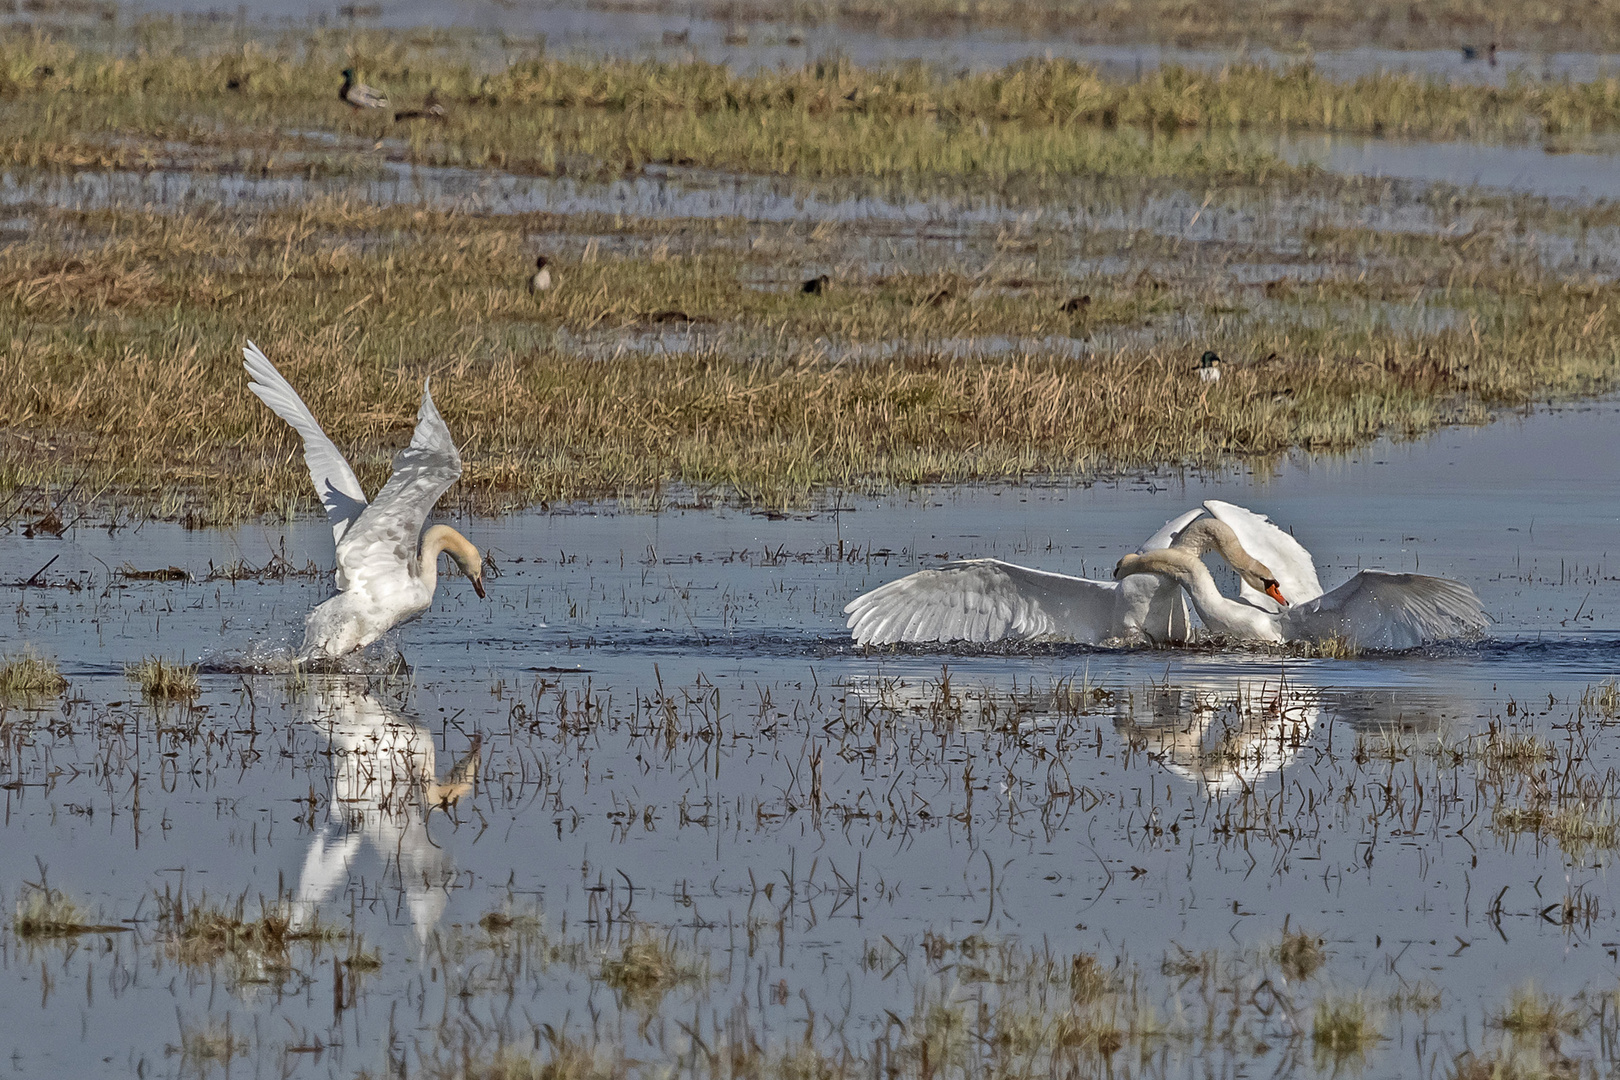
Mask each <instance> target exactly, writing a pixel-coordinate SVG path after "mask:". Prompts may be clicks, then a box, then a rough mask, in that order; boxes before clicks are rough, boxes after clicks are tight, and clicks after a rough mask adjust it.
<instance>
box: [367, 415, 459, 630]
mask: <svg viewBox="0 0 1620 1080" xmlns="http://www.w3.org/2000/svg"><path fill="white" fill-rule="evenodd" d="M460 476H461V454H460V453H458V452H457V451H456V444H455V441H454V440H453V439H451V438H450V429H449V428H447V427H445V426H444V420H443V418H442V417H440V416H439V410H438V409H436V408H434V407H433V395H432V394H431V393H429V392H428V388H427V384H426V383H424V384H423V386H422V407H421V408H420V409H419V410H417V413H416V431H415V432H414V433H413V434H412V435H411V444H410V445H409V446H407V447H406V448H405V449H404V450H401V451H400V452H399V454H398V455H396V456H395V458H394V474H393V475H392V476H390V477H389V478H388V483H386V484H384V485H383V487H382V490H381V491H379V492H377V497H376V498H375V499H373V500H372V502H371V505H370V506H368V507H366V509H365V511H364V512H363V513H362V514H361V515H360V517H359V519H358V520H356V521H355V523H354V524H353V525H352V526H351V527H350V528H349V531H348V532H347V533H345V534H344V536H343V539H342V540H341V541H340V542H339V543H338V546H337V561H338V586H339V587H340V588H343V589H350V588H365V589H368V590H370V591H372V592H373V593H374V594H376V598H377V599H382V596H381V594H380V593H377V590H378V589H379V588H387V587H388V586H387V585H386V584H385V581H386V580H387V579H389V578H390V577H392V575H400V580H399V581H398V585H399V587H400V588H401V589H403V588H406V587H409V586H412V585H414V575H410V576H406V575H405V573H404V572H405V571H406V569H407V568H408V567H410V566H411V563H412V560H413V559H415V558H416V554H417V544H418V542H419V541H420V539H421V536H422V528H423V526H424V525H426V524H427V519H428V515H429V514H430V513H432V512H433V506H434V504H435V503H437V502H438V501H439V497H440V496H442V495H443V494H444V493H445V492H446V491H448V490H449V488H450V485H452V484H454V483H455V482H456V480H457V479H458V478H459V477H460Z"/></svg>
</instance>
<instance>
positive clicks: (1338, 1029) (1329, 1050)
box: [1311, 995, 1383, 1061]
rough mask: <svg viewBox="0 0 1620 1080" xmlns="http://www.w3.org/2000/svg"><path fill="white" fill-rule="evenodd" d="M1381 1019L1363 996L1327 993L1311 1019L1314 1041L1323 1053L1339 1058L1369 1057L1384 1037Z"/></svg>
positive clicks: (1317, 1004)
mask: <svg viewBox="0 0 1620 1080" xmlns="http://www.w3.org/2000/svg"><path fill="white" fill-rule="evenodd" d="M1382 1038H1383V1036H1382V1035H1381V1034H1379V1031H1378V1022H1377V1020H1376V1019H1375V1018H1374V1017H1373V1016H1372V1014H1371V1013H1370V1012H1369V1011H1368V1009H1367V1003H1366V1002H1365V1001H1364V1000H1363V999H1362V998H1361V997H1360V996H1359V995H1357V996H1355V997H1348V998H1339V997H1332V996H1329V997H1324V998H1322V999H1320V1000H1319V1001H1317V1003H1316V1013H1315V1016H1314V1017H1313V1018H1312V1020H1311V1044H1312V1045H1313V1046H1314V1047H1315V1050H1316V1053H1317V1054H1318V1055H1319V1056H1325V1057H1328V1058H1331V1059H1333V1060H1335V1061H1342V1060H1344V1059H1346V1058H1359V1057H1365V1056H1366V1054H1367V1051H1368V1050H1371V1049H1372V1048H1373V1047H1374V1046H1376V1045H1377V1044H1378V1043H1379V1041H1381V1040H1382Z"/></svg>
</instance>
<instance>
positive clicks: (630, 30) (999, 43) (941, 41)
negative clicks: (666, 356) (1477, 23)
mask: <svg viewBox="0 0 1620 1080" xmlns="http://www.w3.org/2000/svg"><path fill="white" fill-rule="evenodd" d="M340 6H341V5H338V4H322V3H314V2H312V0H271V2H269V3H261V4H257V5H254V7H253V10H252V12H251V16H252V17H251V18H250V19H249V20H248V22H247V24H246V25H247V26H248V27H250V28H251V27H253V26H255V25H258V26H262V27H265V28H273V27H276V26H278V25H285V24H286V23H287V22H289V21H291V22H294V23H298V22H304V23H310V22H313V23H319V24H325V25H351V23H350V21H349V20H347V19H344V18H342V17H341V16H339V14H338V11H339V8H340ZM377 7H378V10H377V11H376V13H375V14H373V15H371V16H368V17H364V18H361V19H359V20H357V22H356V23H355V25H360V26H380V27H392V28H395V29H410V28H413V27H420V26H436V27H453V28H460V29H470V30H480V31H485V32H495V33H504V34H512V35H539V36H542V37H543V38H544V39H545V42H546V46H547V48H548V49H549V50H552V51H556V52H561V53H565V54H573V55H582V56H648V55H653V56H659V57H662V58H665V59H681V58H685V57H691V56H696V57H699V58H701V59H704V60H707V61H710V62H712V63H723V64H728V65H730V66H732V67H735V68H737V69H739V70H744V71H748V70H757V69H761V68H775V67H778V66H781V65H784V64H787V65H792V66H797V65H801V64H805V63H808V62H810V61H813V60H815V59H817V58H820V57H825V56H830V55H842V56H847V57H848V58H850V59H851V60H853V61H854V62H856V63H858V64H862V65H879V64H893V63H905V62H907V61H923V62H925V63H931V64H938V65H940V66H941V67H947V68H951V69H953V70H961V69H968V70H974V71H983V70H987V69H993V68H1001V67H1006V66H1007V65H1008V64H1013V63H1017V62H1018V61H1020V60H1026V59H1040V58H1044V57H1059V58H1064V59H1073V60H1079V61H1082V62H1084V63H1089V64H1095V65H1096V66H1097V67H1098V68H1099V69H1100V70H1101V71H1102V72H1103V73H1104V74H1105V75H1107V76H1109V77H1111V78H1116V79H1130V78H1137V77H1140V76H1141V75H1142V74H1143V73H1145V72H1149V71H1152V70H1153V69H1155V68H1157V67H1160V66H1163V65H1165V64H1176V65H1179V66H1182V67H1190V68H1202V69H1218V68H1221V67H1224V66H1226V65H1228V64H1232V63H1237V62H1250V63H1260V64H1267V65H1272V66H1276V67H1288V66H1291V65H1293V64H1297V63H1301V62H1305V61H1309V62H1311V63H1313V64H1314V65H1315V66H1316V67H1317V68H1318V69H1319V70H1321V71H1323V72H1324V73H1326V74H1328V75H1330V76H1332V77H1334V78H1341V79H1343V78H1357V77H1360V76H1363V75H1371V74H1377V73H1379V72H1386V71H1387V72H1409V73H1412V74H1415V75H1420V76H1426V77H1431V78H1437V79H1444V80H1447V81H1452V82H1469V83H1483V84H1490V85H1502V84H1504V83H1506V82H1507V81H1508V80H1509V79H1510V78H1521V79H1571V80H1575V81H1581V82H1585V81H1590V80H1593V79H1600V78H1605V77H1608V76H1611V75H1613V74H1615V73H1616V72H1617V71H1620V57H1617V56H1612V55H1607V54H1602V53H1582V52H1557V53H1545V54H1543V53H1532V52H1520V51H1516V50H1502V51H1499V52H1498V53H1497V57H1496V63H1494V64H1492V63H1489V62H1487V60H1486V57H1485V55H1484V53H1485V45H1486V44H1487V43H1486V42H1484V41H1481V42H1477V43H1475V44H1476V46H1477V48H1478V50H1479V56H1478V58H1477V59H1475V60H1468V59H1466V58H1465V57H1464V55H1463V52H1462V50H1461V49H1457V48H1433V49H1386V48H1353V49H1324V50H1319V51H1312V52H1309V53H1305V52H1294V51H1284V50H1276V49H1267V48H1253V47H1249V48H1193V49H1188V48H1178V47H1175V46H1165V45H1153V44H1128V43H1126V44H1096V43H1090V42H1085V41H1081V40H1079V39H1078V38H1079V35H1073V36H1069V35H1063V34H1057V35H1047V34H1042V35H1041V36H1039V37H1032V36H1030V35H1027V34H1023V33H1020V32H1017V31H1013V30H993V29H991V30H986V29H976V28H970V27H963V26H961V25H958V24H951V25H945V26H941V27H940V28H939V32H937V33H930V32H929V30H928V28H926V27H924V28H912V27H908V28H905V29H902V30H900V31H898V32H895V31H893V30H890V31H885V30H883V29H881V28H879V29H868V28H865V27H860V28H857V27H852V26H838V25H830V26H801V25H795V24H793V23H791V22H788V21H767V22H745V23H740V24H737V25H735V26H734V25H732V24H730V23H727V22H725V21H722V20H716V19H702V18H698V19H694V18H688V17H686V16H684V15H681V14H679V13H676V12H673V11H672V12H670V13H667V14H660V13H652V12H647V13H643V12H634V11H602V10H595V9H593V8H592V7H591V6H590V5H589V4H583V5H581V4H572V3H564V4H557V3H513V2H511V0H456V2H454V3H424V2H406V3H389V4H386V5H378V6H377ZM123 10H124V12H125V14H126V16H127V17H130V18H134V17H138V16H139V15H141V14H144V13H185V14H190V15H214V16H216V17H217V16H223V17H224V21H225V22H227V23H233V22H236V21H237V19H238V18H239V14H238V13H239V11H241V10H243V9H237V8H229V7H225V6H222V5H220V4H217V3H214V2H212V0H145V2H139V3H134V4H126V5H124V7H123ZM735 30H740V31H743V32H744V33H745V34H746V36H747V41H746V42H742V43H737V42H730V43H728V42H727V40H726V38H727V35H728V34H729V33H731V32H732V31H735ZM666 32H673V33H676V34H680V33H683V32H684V33H685V34H686V35H687V36H686V38H685V39H684V40H681V41H674V40H670V41H666V40H665V36H664V35H665V33H666Z"/></svg>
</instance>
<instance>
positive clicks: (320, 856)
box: [293, 678, 481, 942]
mask: <svg viewBox="0 0 1620 1080" xmlns="http://www.w3.org/2000/svg"><path fill="white" fill-rule="evenodd" d="M299 719H301V720H303V721H304V722H305V723H307V724H308V725H309V726H310V727H312V728H314V729H315V730H316V731H317V732H319V733H320V735H321V736H322V737H324V738H325V739H326V740H327V743H328V745H329V746H330V747H331V750H332V757H331V761H332V785H331V801H330V804H329V806H328V808H327V814H326V820H325V821H324V822H323V823H321V824H320V825H319V826H317V828H316V831H315V835H314V836H313V837H312V838H311V841H310V848H309V853H308V854H307V855H306V856H305V857H304V866H303V870H302V871H301V872H300V874H299V878H298V891H297V894H296V896H295V898H294V901H293V925H294V926H295V927H296V926H300V925H307V924H308V923H309V922H311V921H312V920H313V919H314V918H315V913H316V910H317V908H321V907H323V906H325V905H327V904H328V903H329V902H330V901H331V900H332V899H333V898H334V897H335V896H337V895H338V894H340V893H341V892H342V891H343V890H344V889H345V888H346V887H347V886H348V884H349V881H350V875H351V867H352V866H353V864H354V862H355V860H356V859H357V858H359V857H360V855H361V853H362V850H363V849H364V848H366V847H368V846H369V847H370V848H371V849H372V850H373V851H374V852H375V853H376V857H377V858H378V860H379V861H380V862H381V863H382V865H383V867H384V868H385V877H386V879H387V880H388V882H389V884H390V885H392V886H394V887H395V888H397V889H398V890H399V891H400V892H402V893H403V895H404V900H405V905H406V907H407V908H408V917H409V919H410V922H411V925H412V928H413V929H414V931H415V933H416V936H417V940H418V941H419V942H426V941H427V939H428V937H429V935H430V934H431V933H432V931H433V928H434V926H435V925H436V924H437V923H438V920H439V916H440V914H442V913H443V911H444V907H445V904H446V903H447V902H448V900H449V895H450V894H449V891H448V890H449V886H450V884H451V881H452V880H453V878H454V876H455V865H454V862H453V860H452V859H451V857H450V855H449V853H448V852H446V851H445V850H444V849H443V848H441V847H439V846H438V845H437V844H435V843H434V842H433V839H432V837H430V836H429V835H428V821H429V819H430V817H431V816H432V813H433V811H434V810H435V809H448V808H449V807H451V806H453V805H454V804H455V803H456V802H457V801H459V800H460V799H461V798H463V797H464V796H467V795H470V794H471V793H472V790H473V785H474V783H475V781H476V780H477V777H478V766H479V762H480V756H481V755H480V749H481V748H480V744H479V740H478V738H477V737H476V736H474V738H473V743H472V747H471V748H470V749H469V750H468V751H467V753H466V754H465V755H464V756H463V757H462V758H461V759H460V760H458V761H457V762H456V763H455V764H454V765H452V766H451V767H450V769H449V771H448V772H447V773H446V774H445V778H444V780H443V781H440V780H439V779H438V770H437V755H436V753H435V750H434V746H433V736H432V735H431V734H429V733H428V730H427V729H426V728H424V727H422V726H421V725H420V724H417V723H415V722H414V721H412V720H409V719H406V718H405V716H404V715H402V714H401V712H399V711H398V710H397V709H396V708H395V707H393V706H391V705H389V704H387V703H385V701H384V700H383V699H381V698H379V697H377V696H375V695H373V694H371V693H370V692H369V691H368V689H367V687H366V685H365V684H364V682H363V681H360V680H350V679H343V678H318V679H315V680H312V686H311V690H310V691H309V693H308V695H307V696H306V697H305V698H304V700H303V701H302V702H301V703H300V705H299Z"/></svg>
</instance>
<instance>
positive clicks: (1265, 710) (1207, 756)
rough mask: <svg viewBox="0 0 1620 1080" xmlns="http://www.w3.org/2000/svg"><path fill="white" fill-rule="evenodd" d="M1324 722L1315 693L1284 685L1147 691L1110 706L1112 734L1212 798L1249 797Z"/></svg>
mask: <svg viewBox="0 0 1620 1080" xmlns="http://www.w3.org/2000/svg"><path fill="white" fill-rule="evenodd" d="M1321 722H1322V706H1321V701H1320V693H1319V692H1318V691H1317V690H1316V688H1314V687H1309V686H1304V687H1296V686H1292V685H1290V684H1287V683H1282V682H1231V683H1227V684H1225V685H1221V686H1149V687H1145V688H1138V689H1135V690H1131V691H1129V692H1125V693H1121V694H1120V695H1119V696H1118V697H1117V698H1116V699H1115V701H1114V729H1115V730H1116V731H1118V732H1119V735H1120V737H1121V738H1122V739H1124V740H1125V741H1126V742H1128V743H1131V744H1133V745H1135V746H1137V747H1139V748H1141V749H1144V750H1146V752H1147V753H1148V754H1149V755H1150V756H1151V757H1152V758H1153V759H1154V760H1155V761H1157V762H1159V763H1160V764H1161V765H1163V766H1164V767H1165V768H1166V769H1169V770H1170V771H1171V772H1172V773H1175V774H1176V775H1177V776H1180V777H1182V778H1184V779H1187V780H1192V781H1194V782H1195V783H1199V784H1202V785H1203V787H1204V789H1205V790H1206V791H1208V792H1209V794H1211V795H1226V794H1233V793H1238V792H1243V791H1249V790H1252V789H1254V788H1256V787H1259V786H1260V785H1261V784H1263V783H1264V782H1265V781H1266V780H1267V779H1269V778H1270V777H1272V776H1273V775H1275V774H1277V773H1279V772H1281V771H1282V769H1283V767H1284V766H1286V765H1287V764H1288V763H1289V762H1290V761H1292V760H1293V759H1294V755H1295V754H1297V753H1299V748H1300V747H1302V746H1304V745H1305V744H1306V742H1308V741H1309V739H1310V737H1311V733H1312V732H1314V731H1315V730H1316V728H1317V726H1318V725H1319V724H1320V723H1321Z"/></svg>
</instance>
